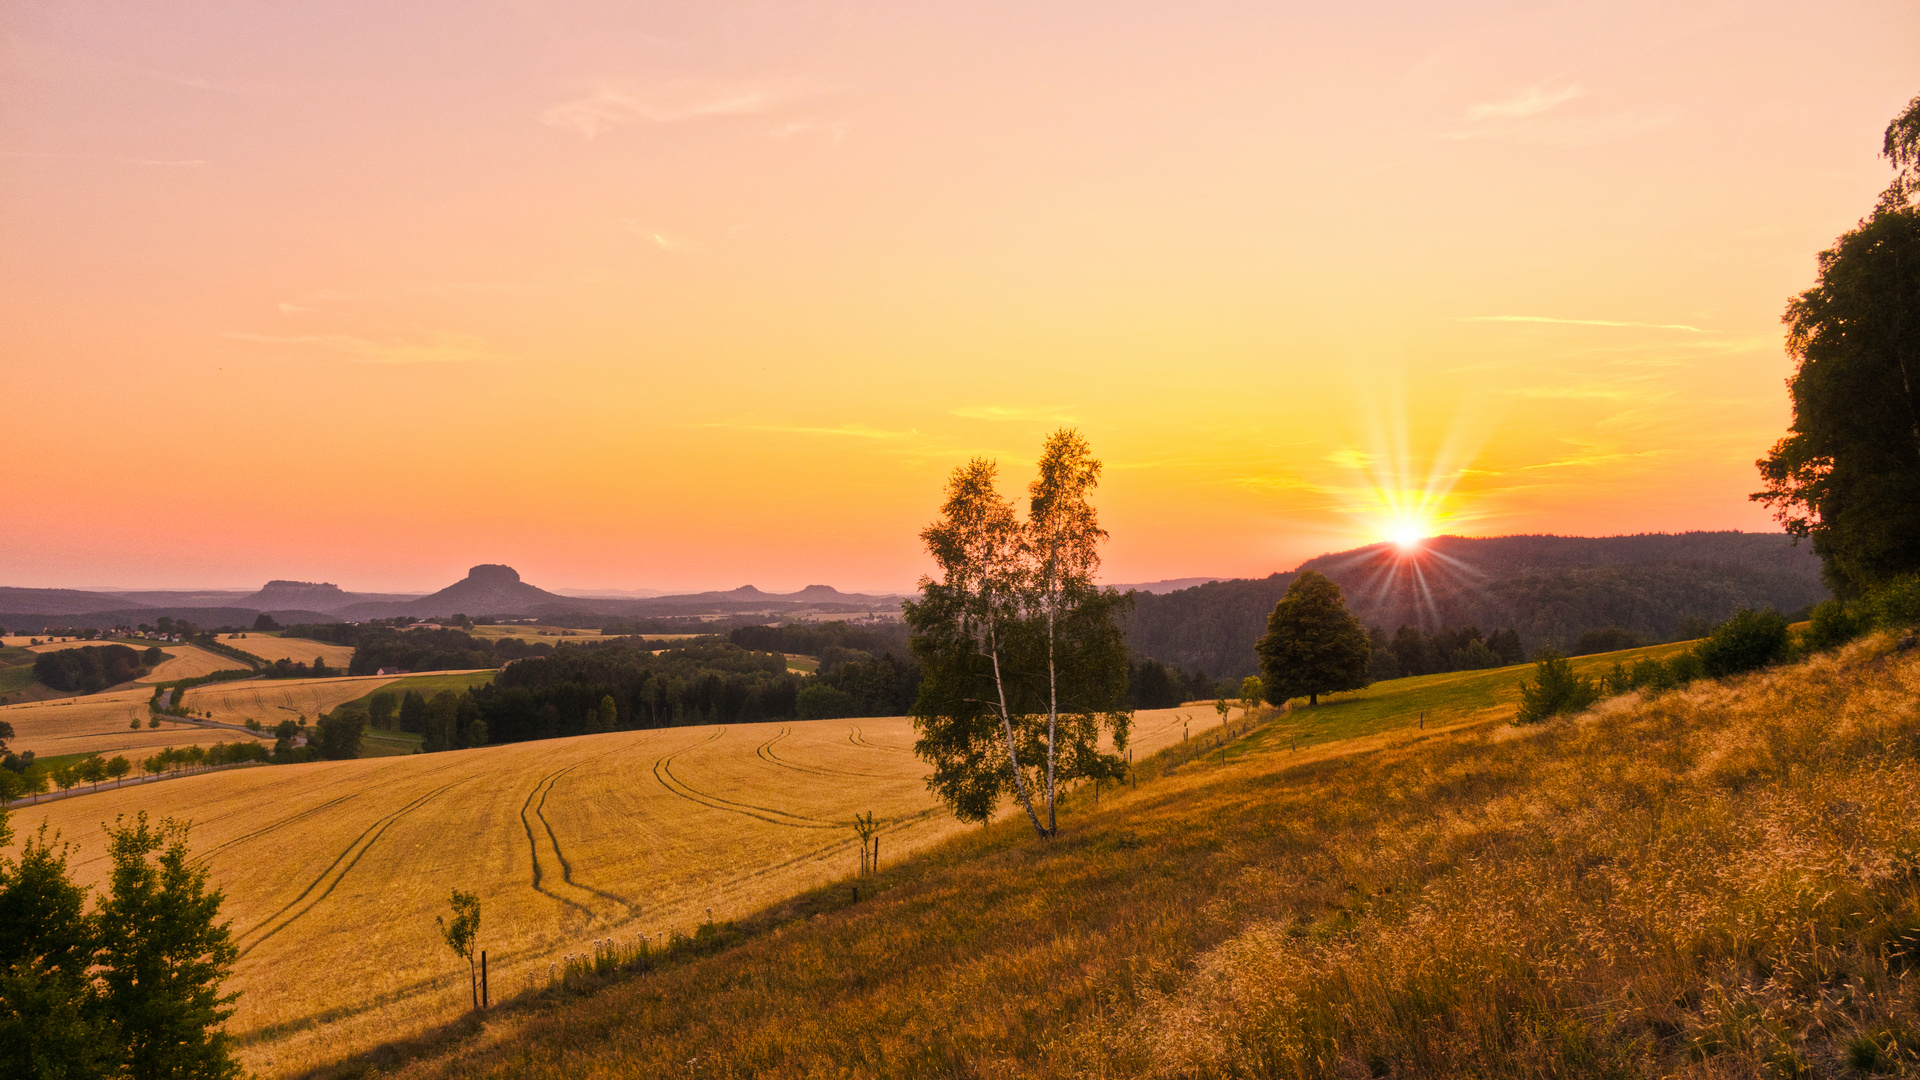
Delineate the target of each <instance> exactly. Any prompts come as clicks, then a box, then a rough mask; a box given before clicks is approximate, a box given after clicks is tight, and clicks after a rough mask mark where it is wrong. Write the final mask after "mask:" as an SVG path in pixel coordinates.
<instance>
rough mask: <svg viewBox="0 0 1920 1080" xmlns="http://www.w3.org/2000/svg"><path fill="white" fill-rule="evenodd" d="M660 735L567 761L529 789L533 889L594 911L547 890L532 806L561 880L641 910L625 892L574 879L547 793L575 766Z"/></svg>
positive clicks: (525, 806) (524, 821) (523, 819)
mask: <svg viewBox="0 0 1920 1080" xmlns="http://www.w3.org/2000/svg"><path fill="white" fill-rule="evenodd" d="M658 737H659V733H658V732H653V733H650V734H647V735H643V736H641V737H640V738H638V739H635V740H634V741H633V742H631V743H628V744H627V745H625V746H622V747H618V748H616V749H613V750H608V751H606V752H604V753H599V754H595V755H593V756H592V757H588V758H582V759H581V760H579V761H576V762H574V763H573V764H571V765H568V766H566V767H564V768H560V769H555V770H554V771H553V772H550V773H548V774H547V775H545V776H543V777H541V778H540V780H539V781H538V782H537V783H535V784H534V785H533V790H532V791H530V792H528V793H527V800H526V802H524V803H521V804H520V826H521V828H523V829H525V830H526V833H527V854H528V855H529V856H530V857H531V859H532V861H533V891H534V892H537V893H539V894H540V895H542V896H545V897H548V898H549V899H553V900H558V901H559V902H561V903H563V904H566V905H568V906H569V907H573V908H577V909H579V910H580V911H583V912H585V913H586V914H587V915H588V916H589V917H590V916H592V914H593V911H592V909H591V908H588V907H587V906H586V905H584V904H581V903H579V902H578V901H575V900H569V899H568V898H566V897H564V896H560V895H558V894H556V893H552V892H549V891H547V889H546V887H545V886H543V885H542V884H541V882H542V881H543V880H544V879H545V877H546V871H545V868H544V867H542V866H541V865H540V841H539V840H538V839H537V838H536V837H535V836H534V832H533V822H532V821H531V820H529V819H528V818H527V811H529V810H531V811H533V816H534V817H537V818H539V819H540V828H541V829H542V830H543V831H544V832H545V833H546V834H547V844H548V845H549V846H550V847H552V848H553V857H554V860H555V861H556V862H558V863H559V864H560V879H561V880H562V881H564V882H566V883H567V884H568V885H571V886H573V887H574V888H576V889H579V890H581V891H582V892H590V893H592V894H593V895H595V896H598V897H600V898H601V899H603V900H611V901H613V902H614V903H616V904H619V905H620V906H621V907H623V908H626V909H627V913H628V914H630V915H637V914H639V911H640V909H639V908H638V907H637V906H636V905H635V904H634V902H633V901H632V900H629V899H627V898H626V897H624V896H618V895H616V894H614V893H610V892H606V891H605V890H602V889H596V888H594V887H593V886H591V885H583V884H581V883H580V882H577V881H575V880H573V862H572V861H571V860H569V859H568V858H567V853H566V852H565V851H564V850H562V849H561V847H560V837H559V836H558V835H556V834H555V833H554V831H553V823H552V822H551V821H549V820H547V813H546V811H547V795H548V794H550V793H551V792H552V791H553V785H554V783H555V782H557V781H558V780H559V779H560V778H561V777H562V776H565V775H566V774H567V773H570V772H572V771H573V770H575V769H577V768H579V767H580V766H582V765H585V764H587V763H588V762H590V761H598V760H600V759H601V758H603V757H610V756H612V755H614V754H617V753H620V752H621V751H622V750H632V749H634V748H635V747H637V746H640V745H641V744H643V743H646V742H650V741H652V740H653V739H655V738H658ZM536 796H537V797H538V798H539V802H538V803H537V804H536V803H535V802H534V799H535V797H536Z"/></svg>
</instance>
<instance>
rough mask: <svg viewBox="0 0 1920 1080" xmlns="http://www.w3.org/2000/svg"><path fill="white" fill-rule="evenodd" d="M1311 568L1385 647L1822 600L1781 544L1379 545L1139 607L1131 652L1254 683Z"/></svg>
mask: <svg viewBox="0 0 1920 1080" xmlns="http://www.w3.org/2000/svg"><path fill="white" fill-rule="evenodd" d="M1302 570H1318V571H1319V572H1320V573H1323V574H1325V575H1326V576H1327V577H1328V578H1330V579H1332V580H1333V581H1334V582H1335V583H1336V584H1338V585H1339V586H1340V587H1341V589H1342V591H1343V592H1344V594H1345V598H1346V603H1347V606H1348V608H1349V609H1350V610H1351V611H1353V613H1354V614H1355V615H1356V616H1357V617H1359V619H1360V621H1361V622H1362V623H1364V624H1366V625H1367V626H1369V627H1377V628H1379V629H1381V630H1383V631H1385V632H1386V633H1387V634H1388V635H1389V636H1390V635H1392V633H1393V632H1394V631H1395V630H1396V629H1397V628H1398V627H1400V626H1402V625H1407V626H1413V627H1416V628H1419V629H1421V630H1423V631H1425V632H1427V633H1433V632H1435V631H1437V630H1439V629H1440V628H1441V627H1443V626H1453V627H1477V628H1479V629H1480V630H1482V631H1483V632H1485V633H1486V634H1488V635H1491V634H1493V633H1494V632H1496V631H1499V630H1504V629H1512V630H1514V631H1516V632H1517V633H1518V634H1519V637H1520V640H1521V642H1522V643H1523V644H1524V646H1525V649H1526V651H1527V652H1528V653H1529V654H1531V653H1532V652H1534V651H1535V650H1537V649H1539V648H1541V647H1542V646H1552V647H1554V648H1558V649H1562V650H1566V649H1571V648H1573V647H1574V645H1575V643H1576V642H1578V640H1579V639H1580V637H1581V635H1582V634H1585V633H1587V632H1588V631H1592V630H1598V629H1601V628H1605V627H1622V628H1624V629H1627V630H1630V631H1632V632H1634V633H1635V634H1637V635H1639V636H1641V637H1643V638H1645V639H1647V640H1650V641H1670V640H1675V639H1677V638H1680V637H1682V636H1694V635H1695V634H1696V633H1697V632H1704V629H1705V628H1706V627H1709V626H1712V625H1714V624H1716V623H1719V622H1722V621H1724V620H1725V619H1727V618H1728V617H1729V616H1731V615H1732V614H1733V613H1734V612H1735V611H1737V610H1739V609H1740V608H1754V609H1761V608H1769V607H1771V608H1775V609H1777V610H1779V611H1782V612H1788V613H1791V612H1798V611H1801V610H1803V609H1805V608H1807V607H1809V606H1811V605H1813V604H1815V603H1818V602H1819V601H1821V600H1823V599H1825V598H1826V596H1827V592H1826V588H1825V586H1824V585H1822V584H1821V582H1820V564H1819V560H1818V559H1817V558H1816V557H1815V556H1814V554H1813V553H1812V552H1811V551H1810V550H1809V549H1808V548H1807V547H1806V546H1805V545H1802V546H1800V547H1795V546H1794V545H1793V542H1792V538H1790V537H1788V536H1786V535H1784V534H1769V533H1741V532H1692V533H1672V534H1667V533H1651V534H1643V535H1636V536H1613V537H1568V536H1503V537H1489V538H1470V537H1457V536H1442V537H1434V538H1432V539H1430V540H1427V541H1426V542H1424V544H1423V545H1422V547H1421V551H1420V554H1419V555H1418V556H1417V557H1414V558H1408V557H1403V555H1402V553H1401V552H1400V551H1399V550H1398V549H1397V548H1395V547H1393V546H1392V545H1387V544H1376V545H1372V546H1369V547H1363V548H1357V549H1355V550H1353V551H1347V552H1340V553H1337V554H1332V555H1323V556H1320V557H1319V558H1317V559H1312V560H1309V561H1308V562H1306V563H1303V564H1301V566H1300V568H1299V570H1296V571H1293V572H1289V573H1277V574H1273V575H1270V576H1268V577H1265V578H1252V579H1245V578H1243V579H1236V580H1230V581H1216V582H1210V583H1208V584H1205V585H1199V586H1196V587H1194V588H1191V589H1181V590H1179V591H1177V592H1172V593H1166V594H1162V595H1158V596H1154V595H1149V594H1141V595H1138V596H1137V597H1136V598H1135V607H1134V615H1133V619H1132V622H1131V624H1130V627H1129V644H1130V646H1131V648H1132V649H1133V651H1134V652H1135V653H1136V654H1137V655H1140V656H1147V657H1152V658H1154V659H1156V660H1159V661H1162V662H1163V663H1167V664H1172V665H1176V666H1178V667H1180V668H1183V669H1187V670H1198V671H1204V672H1206V673H1207V674H1208V675H1209V676H1212V677H1215V678H1223V677H1239V676H1242V675H1249V674H1253V673H1254V671H1255V669H1256V666H1257V665H1256V661H1255V658H1254V653H1253V643H1254V642H1255V641H1257V640H1259V638H1260V636H1261V634H1263V633H1265V632H1266V621H1267V616H1268V615H1269V614H1270V613H1271V612H1272V611H1273V607H1274V605H1275V604H1277V603H1278V602H1279V601H1280V598H1281V597H1283V596H1285V595H1286V591H1287V587H1288V586H1289V585H1290V584H1292V582H1293V580H1294V578H1295V577H1296V576H1297V575H1298V573H1299V572H1300V571H1302Z"/></svg>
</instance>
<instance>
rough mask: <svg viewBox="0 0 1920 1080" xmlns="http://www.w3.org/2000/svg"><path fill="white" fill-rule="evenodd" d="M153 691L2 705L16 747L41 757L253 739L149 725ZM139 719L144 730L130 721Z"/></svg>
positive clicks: (178, 726)
mask: <svg viewBox="0 0 1920 1080" xmlns="http://www.w3.org/2000/svg"><path fill="white" fill-rule="evenodd" d="M151 696H152V693H151V692H150V691H148V690H118V691H113V692H111V693H105V694H91V695H88V696H86V697H67V698H57V699H54V700H51V701H36V702H32V703H29V704H25V705H6V706H0V720H5V721H6V722H7V723H9V724H12V725H13V730H14V735H15V737H14V738H12V739H9V740H8V741H7V748H8V749H10V750H14V751H16V752H17V751H26V750H31V751H33V752H34V754H36V755H37V756H40V757H51V756H54V755H58V754H102V755H105V756H107V757H112V756H113V755H114V754H121V753H124V754H126V755H127V756H128V757H130V758H131V757H133V756H134V755H135V753H139V754H142V755H145V754H150V753H152V752H153V751H155V750H157V749H159V748H160V747H163V746H212V745H213V744H214V743H218V742H236V741H239V740H242V739H245V738H247V737H248V736H247V735H246V734H245V733H244V732H237V731H220V730H214V729H209V728H203V727H195V726H194V725H192V724H182V723H178V722H175V721H171V720H166V719H162V720H161V721H160V726H159V727H158V728H149V727H147V720H148V717H149V715H150V713H149V711H148V709H147V700H148V698H150V697H151ZM135 720H138V721H139V722H140V727H139V729H138V730H132V729H130V728H129V726H128V725H129V724H131V723H132V722H133V721H135Z"/></svg>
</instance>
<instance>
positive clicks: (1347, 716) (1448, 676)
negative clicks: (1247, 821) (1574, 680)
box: [1194, 641, 1695, 752]
mask: <svg viewBox="0 0 1920 1080" xmlns="http://www.w3.org/2000/svg"><path fill="white" fill-rule="evenodd" d="M1694 645H1695V642H1691V641H1673V642H1668V643H1666V644H1664V645H1649V646H1646V647H1644V648H1639V649H1623V650H1621V651H1620V652H1610V653H1596V654H1594V655H1592V656H1576V657H1574V658H1573V660H1572V663H1573V669H1574V671H1575V672H1577V673H1579V674H1581V675H1584V676H1586V677H1588V678H1592V679H1598V678H1599V677H1600V676H1602V675H1604V674H1605V673H1606V672H1607V671H1609V670H1611V669H1612V667H1613V665H1614V664H1616V663H1623V664H1625V665H1626V666H1627V667H1629V668H1631V667H1632V666H1633V665H1634V664H1635V663H1636V662H1638V661H1640V660H1643V659H1646V658H1648V657H1652V658H1654V659H1657V660H1664V659H1666V658H1667V657H1669V656H1672V655H1674V654H1675V653H1680V652H1685V651H1686V650H1688V649H1691V648H1693V646H1694ZM1532 678H1533V665H1532V664H1530V663H1528V664H1512V665H1509V666H1507V667H1499V668H1484V669H1482V670H1479V671H1449V672H1444V673H1442V674H1438V675H1414V676H1410V677H1408V678H1404V679H1388V680H1387V681H1385V682H1377V683H1374V684H1373V685H1372V686H1369V687H1367V688H1366V689H1365V690H1356V691H1353V692H1351V693H1346V694H1331V695H1322V696H1321V698H1320V704H1318V705H1316V706H1311V707H1309V706H1307V705H1306V703H1305V702H1295V703H1294V707H1293V710H1292V711H1291V712H1289V713H1288V714H1287V715H1286V716H1284V717H1282V718H1280V719H1279V721H1278V722H1277V723H1273V724H1268V725H1266V726H1265V727H1263V728H1261V729H1260V730H1259V731H1258V732H1256V733H1255V734H1253V735H1252V736H1250V737H1249V739H1248V741H1247V744H1246V746H1247V748H1248V749H1261V748H1278V747H1284V746H1290V745H1293V742H1294V740H1295V739H1298V740H1299V745H1301V746H1307V745H1310V744H1313V743H1323V742H1332V741H1334V740H1336V739H1351V738H1355V737H1358V736H1362V735H1374V734H1378V733H1380V732H1383V731H1392V730H1396V729H1401V728H1410V727H1417V726H1419V725H1420V723H1421V715H1422V714H1425V717H1426V726H1427V727H1429V728H1433V727H1452V726H1454V725H1458V724H1469V723H1475V722H1478V721H1483V720H1496V719H1507V718H1510V717H1512V716H1513V714H1514V713H1515V712H1517V711H1518V710H1519V708H1520V683H1521V681H1522V680H1531V679H1532ZM1203 708H1204V706H1203ZM1209 711H1210V708H1209ZM1200 718H1201V717H1200V713H1199V712H1198V711H1197V710H1196V712H1195V715H1194V719H1195V721H1196V722H1197V721H1198V720H1199V719H1200ZM1236 752H1238V751H1237V750H1236Z"/></svg>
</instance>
